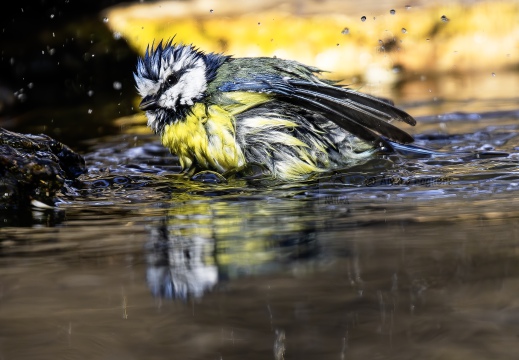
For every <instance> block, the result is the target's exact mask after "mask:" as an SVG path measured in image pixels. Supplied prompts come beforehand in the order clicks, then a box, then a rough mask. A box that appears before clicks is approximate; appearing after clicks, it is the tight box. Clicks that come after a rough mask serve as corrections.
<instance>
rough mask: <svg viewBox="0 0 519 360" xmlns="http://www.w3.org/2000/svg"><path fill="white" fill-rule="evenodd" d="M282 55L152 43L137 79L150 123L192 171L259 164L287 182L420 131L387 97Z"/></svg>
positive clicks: (222, 170) (405, 140)
mask: <svg viewBox="0 0 519 360" xmlns="http://www.w3.org/2000/svg"><path fill="white" fill-rule="evenodd" d="M320 72H321V71H320V70H319V69H317V68H314V67H310V66H306V65H303V64H301V63H298V62H295V61H288V60H282V59H277V58H265V57H263V58H232V57H230V56H224V55H220V54H213V53H211V54H205V53H203V52H201V51H199V50H197V49H195V48H194V47H192V46H184V45H175V44H173V43H172V41H168V42H167V43H166V44H164V45H163V44H162V42H160V43H159V45H158V46H157V47H155V48H153V46H152V47H151V48H148V50H147V51H146V54H145V56H144V57H143V58H141V59H140V60H139V62H138V64H137V72H136V73H135V81H136V83H137V89H138V91H139V93H140V95H141V96H142V98H143V99H142V102H141V104H140V108H141V109H142V110H144V111H146V116H147V117H148V125H149V126H150V127H151V128H152V129H153V130H154V131H155V132H156V133H158V134H159V135H160V136H161V140H162V143H163V144H164V145H165V146H166V147H167V148H168V149H170V150H171V152H172V153H174V154H176V155H178V157H179V160H180V164H181V166H182V167H183V168H184V171H185V172H187V173H192V172H194V171H200V170H211V171H216V172H218V173H225V172H228V171H231V170H236V169H240V168H243V167H246V166H248V165H250V164H260V165H261V166H263V167H265V168H266V169H267V170H268V171H269V172H270V173H271V174H272V175H273V176H274V177H276V178H278V179H280V180H301V179H306V178H308V177H309V176H310V175H311V174H315V173H319V172H323V171H327V170H330V169H334V168H338V167H345V166H351V165H354V164H357V163H358V162H359V161H363V160H365V159H367V158H369V157H371V156H372V155H373V154H374V153H376V152H377V151H378V150H382V149H383V150H390V149H392V145H391V144H392V143H393V142H395V143H397V144H408V143H411V142H413V138H412V137H411V136H410V135H409V134H407V133H406V132H405V131H403V130H401V129H399V128H398V127H396V126H394V125H392V124H391V123H390V122H391V121H393V120H399V121H403V122H405V123H407V124H410V125H414V124H415V120H414V119H413V118H412V117H411V116H410V115H409V114H407V113H406V112H404V111H403V110H400V109H398V108H396V107H394V106H393V105H392V104H391V103H390V102H388V101H386V100H381V99H378V98H375V97H372V96H369V95H366V94H363V93H361V92H358V91H355V90H352V89H349V88H346V87H342V86H338V85H337V84H336V83H335V82H333V81H329V80H324V79H322V78H320V77H319V76H318V75H319V73H320Z"/></svg>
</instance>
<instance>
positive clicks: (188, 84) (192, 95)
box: [178, 66, 207, 105]
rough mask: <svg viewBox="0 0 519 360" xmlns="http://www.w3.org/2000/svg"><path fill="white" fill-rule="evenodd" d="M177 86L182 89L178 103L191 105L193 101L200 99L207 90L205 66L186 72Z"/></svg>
mask: <svg viewBox="0 0 519 360" xmlns="http://www.w3.org/2000/svg"><path fill="white" fill-rule="evenodd" d="M178 86H180V87H182V93H181V98H180V103H181V104H183V105H193V103H194V100H197V99H200V98H201V97H202V95H203V94H204V91H205V90H206V89H207V81H206V78H205V66H204V67H197V68H194V69H192V70H190V71H188V72H187V73H186V74H185V75H184V76H182V78H181V79H180V81H179V83H178Z"/></svg>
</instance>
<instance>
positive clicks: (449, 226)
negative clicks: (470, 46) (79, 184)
mask: <svg viewBox="0 0 519 360" xmlns="http://www.w3.org/2000/svg"><path fill="white" fill-rule="evenodd" d="M514 76H515V80H514V77H513V76H512V80H510V78H506V79H503V80H502V81H503V82H502V83H501V85H502V86H501V88H503V89H508V90H507V91H504V92H503V93H499V92H493V93H492V92H490V91H486V92H484V93H479V95H480V96H477V97H476V96H474V95H475V94H473V93H471V92H472V91H474V92H475V90H474V89H473V87H472V86H468V87H467V88H466V89H465V90H464V91H465V92H460V93H459V94H458V93H457V92H448V91H446V92H444V93H442V92H441V91H440V90H435V92H437V94H433V95H434V96H432V98H431V97H428V96H425V95H424V91H423V89H422V88H421V86H425V87H426V88H433V89H434V83H433V85H431V83H427V84H425V83H423V82H419V83H418V84H414V85H415V86H414V87H413V86H410V87H404V88H403V89H401V92H400V93H399V95H398V94H393V97H394V96H400V101H399V102H400V103H404V104H407V110H408V111H409V112H411V113H412V114H416V115H417V120H418V121H419V125H418V127H417V128H416V129H415V130H414V131H415V135H416V138H417V144H418V145H420V146H426V147H428V148H431V149H434V150H437V151H440V152H443V153H444V154H447V155H444V156H433V157H422V158H408V157H405V156H389V157H379V158H377V159H373V160H372V161H370V162H369V163H368V164H365V165H363V166H360V167H357V168H354V169H350V170H349V171H344V172H340V173H333V174H327V175H326V176H323V177H322V178H320V179H318V180H314V181H309V182H306V183H300V184H285V185H279V184H278V185H276V186H269V185H265V184H246V183H245V182H243V181H239V180H234V181H230V182H229V183H227V184H218V185H212V184H202V183H193V182H189V181H185V180H183V179H181V178H179V177H178V176H177V175H176V172H177V171H178V167H177V165H176V162H175V159H174V158H172V157H171V156H170V155H168V153H167V152H166V151H164V149H162V147H161V146H160V145H159V144H158V143H157V139H156V138H155V137H154V136H151V135H139V134H138V133H139V132H140V130H139V131H138V130H137V127H136V128H131V127H129V128H125V129H124V134H122V133H121V134H118V135H117V134H116V135H113V136H109V137H105V138H100V139H93V140H90V141H88V142H85V143H84V144H82V146H83V147H84V148H85V149H86V150H85V157H86V159H87V163H88V166H89V168H90V172H89V174H87V175H86V176H84V177H83V179H82V180H83V182H84V186H85V189H70V190H69V191H68V192H67V193H66V194H63V196H62V197H61V202H60V203H59V204H58V205H57V208H56V209H55V210H50V211H49V210H39V209H34V210H33V218H34V220H33V222H32V225H31V226H22V227H15V226H5V227H3V228H0V359H2V360H3V359H164V358H174V359H244V358H247V359H276V360H279V359H466V358H470V359H489V358H495V359H497V358H499V359H508V358H514V357H515V356H516V354H517V352H518V351H519V345H518V344H519V341H518V339H519V338H518V337H519V302H518V301H517V293H518V291H519V265H518V264H519V262H518V261H517V260H518V254H519V248H518V245H519V207H518V206H517V204H516V201H515V200H516V198H518V197H519V167H518V160H519V122H518V120H519V110H518V109H519V106H518V99H517V97H516V96H517V91H516V90H517V88H515V90H514V87H513V86H514V85H513V84H516V85H517V80H518V78H517V75H514ZM502 78H503V77H502ZM498 80H499V79H498ZM449 81H451V82H452V81H453V83H454V85H452V86H453V87H452V88H453V89H456V84H458V83H457V81H459V82H462V83H463V82H465V83H463V84H464V85H466V84H467V82H468V84H472V83H471V80H470V79H469V80H467V79H464V80H463V79H462V80H459V79H458V80H456V79H454V80H452V79H451V80H449ZM489 81H494V80H493V79H490V80H489ZM510 81H512V82H511V83H510ZM514 81H515V82H514ZM463 84H461V85H463ZM458 85H459V84H458ZM462 87H463V86H462ZM462 87H460V89H461V88H462ZM498 88H499V86H498ZM420 89H422V90H420ZM442 89H444V88H442ZM480 91H481V88H480ZM139 129H140V128H139Z"/></svg>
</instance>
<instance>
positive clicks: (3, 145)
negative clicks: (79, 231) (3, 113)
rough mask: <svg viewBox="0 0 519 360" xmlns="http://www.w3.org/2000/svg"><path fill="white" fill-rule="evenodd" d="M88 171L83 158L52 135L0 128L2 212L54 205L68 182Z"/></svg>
mask: <svg viewBox="0 0 519 360" xmlns="http://www.w3.org/2000/svg"><path fill="white" fill-rule="evenodd" d="M85 172H86V167H85V161H84V159H83V158H82V157H81V156H80V155H79V154H76V153H75V152H74V151H72V150H71V149H70V148H69V147H67V146H66V145H63V144H62V143H60V142H58V141H56V140H54V139H52V138H50V137H49V136H47V135H22V134H18V133H15V132H11V131H8V130H5V129H2V128H0V210H8V209H13V210H24V209H27V208H29V207H30V204H31V201H33V200H37V201H40V202H42V203H44V204H47V205H52V204H53V203H54V201H55V196H56V194H57V193H58V192H59V191H60V190H61V189H62V188H63V185H64V184H65V182H66V181H67V180H73V179H75V178H77V177H78V176H79V175H81V174H83V173H85Z"/></svg>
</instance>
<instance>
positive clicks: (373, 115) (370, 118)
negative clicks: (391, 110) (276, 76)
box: [294, 87, 414, 144]
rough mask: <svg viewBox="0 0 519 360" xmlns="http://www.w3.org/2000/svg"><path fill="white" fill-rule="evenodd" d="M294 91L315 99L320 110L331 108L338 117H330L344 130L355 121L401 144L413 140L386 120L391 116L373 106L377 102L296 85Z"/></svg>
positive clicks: (327, 110) (328, 110)
mask: <svg viewBox="0 0 519 360" xmlns="http://www.w3.org/2000/svg"><path fill="white" fill-rule="evenodd" d="M294 92H295V94H298V95H301V97H300V98H301V99H302V100H305V99H306V101H309V100H311V99H315V100H312V102H314V103H317V104H319V105H320V110H321V111H324V112H326V113H327V114H329V113H330V111H331V110H332V111H333V112H334V113H335V114H337V115H339V116H340V117H339V118H338V119H336V120H334V119H335V118H332V119H331V120H332V121H334V122H335V123H336V124H337V125H339V126H340V127H342V128H344V129H345V130H348V131H350V130H349V129H348V125H349V124H351V123H355V124H357V125H359V126H362V127H364V128H367V129H370V130H373V131H375V132H377V133H379V134H380V135H382V136H384V137H386V138H388V139H391V140H393V141H396V142H399V143H402V144H407V143H411V142H413V141H414V139H413V137H412V136H411V135H409V134H408V133H406V132H405V131H403V130H401V129H399V128H398V127H396V126H394V125H391V124H390V123H389V122H388V121H389V120H391V119H392V117H390V116H389V115H388V114H386V113H384V112H382V111H380V110H378V109H376V108H374V107H373V106H375V105H376V106H378V105H379V104H378V103H377V104H375V105H372V106H368V105H364V104H362V103H360V102H356V101H353V100H351V99H341V98H337V97H332V96H329V95H327V94H323V93H321V92H316V91H312V90H306V89H303V88H299V87H296V88H295V89H294ZM316 100H317V101H316ZM350 132H352V131H350ZM352 133H353V134H355V135H356V136H358V137H360V138H362V139H364V140H367V141H370V140H368V139H366V138H364V137H362V136H361V135H360V134H359V135H357V134H356V133H355V132H352Z"/></svg>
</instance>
